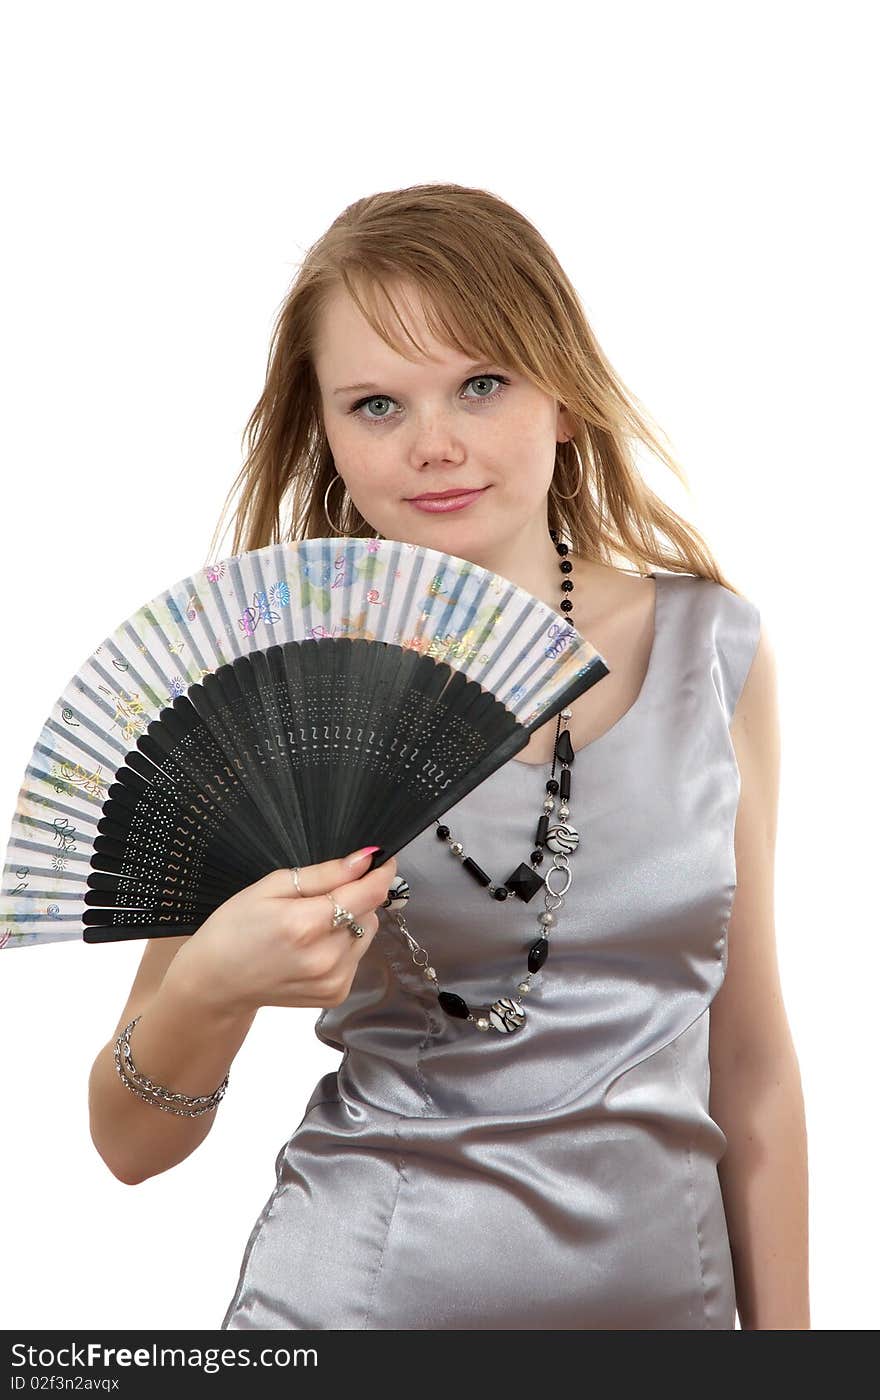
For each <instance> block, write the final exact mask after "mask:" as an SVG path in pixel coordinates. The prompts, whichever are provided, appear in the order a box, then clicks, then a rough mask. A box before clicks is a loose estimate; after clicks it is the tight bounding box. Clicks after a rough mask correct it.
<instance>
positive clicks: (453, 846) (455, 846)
mask: <svg viewBox="0 0 880 1400" xmlns="http://www.w3.org/2000/svg"><path fill="white" fill-rule="evenodd" d="M449 849H450V851H451V852H452V854H453V855H454V856H460V855H463V854H464V846H463V845H462V844H461V842H460V841H452V842H450V845H449Z"/></svg>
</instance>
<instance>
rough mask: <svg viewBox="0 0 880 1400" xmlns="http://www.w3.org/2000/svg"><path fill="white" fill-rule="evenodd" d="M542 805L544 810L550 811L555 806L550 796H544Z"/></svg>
mask: <svg viewBox="0 0 880 1400" xmlns="http://www.w3.org/2000/svg"><path fill="white" fill-rule="evenodd" d="M543 805H544V811H545V812H552V811H553V808H554V807H555V806H556V803H555V802H554V800H553V798H552V797H545V798H544V804H543Z"/></svg>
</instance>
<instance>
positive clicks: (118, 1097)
mask: <svg viewBox="0 0 880 1400" xmlns="http://www.w3.org/2000/svg"><path fill="white" fill-rule="evenodd" d="M186 942H187V939H186V938H156V939H150V940H149V941H148V943H147V947H146V948H145V950H144V955H143V958H142V960H141V964H140V968H139V969H138V974H137V977H136V978H135V981H134V985H133V986H132V989H131V994H130V996H129V999H128V1002H127V1003H126V1006H125V1010H124V1011H123V1013H122V1016H121V1017H120V1020H119V1024H118V1025H117V1027H116V1030H115V1031H114V1032H113V1036H112V1038H111V1039H110V1041H108V1043H107V1044H106V1045H105V1046H104V1048H103V1049H102V1050H101V1051H100V1052H99V1054H98V1056H97V1058H96V1059H95V1062H94V1064H93V1066H92V1070H91V1073H90V1075H89V1126H90V1131H91V1136H92V1141H93V1143H94V1144H95V1147H96V1149H97V1151H98V1153H99V1155H100V1156H101V1158H102V1159H103V1160H104V1162H105V1163H106V1164H107V1166H108V1167H109V1169H110V1171H111V1172H112V1173H113V1175H114V1176H115V1177H117V1178H118V1180H119V1181H123V1182H125V1183H126V1184H127V1185H131V1186H134V1185H137V1184H138V1183H139V1182H142V1181H145V1180H147V1178H148V1177H151V1176H157V1175H158V1174H159V1173H160V1172H164V1171H168V1169H169V1168H170V1167H175V1166H177V1164H178V1162H182V1161H183V1160H184V1158H186V1157H188V1156H189V1155H190V1153H191V1152H194V1151H195V1149H196V1148H197V1147H198V1146H199V1144H200V1143H202V1142H203V1141H204V1139H205V1138H206V1137H207V1136H208V1133H209V1132H210V1131H211V1127H212V1125H213V1123H214V1119H215V1117H216V1115H217V1109H216V1108H213V1109H210V1110H209V1111H208V1112H207V1113H202V1114H200V1115H199V1116H198V1117H196V1118H187V1117H183V1116H179V1115H178V1114H175V1113H168V1112H165V1111H164V1110H162V1109H160V1108H156V1107H155V1106H154V1105H153V1104H150V1103H145V1102H144V1100H143V1099H141V1098H139V1097H138V1096H137V1095H136V1094H134V1093H132V1092H131V1090H129V1089H127V1088H126V1087H125V1085H124V1084H123V1083H122V1082H121V1080H120V1078H119V1075H118V1073H117V1070H116V1064H115V1061H114V1055H113V1052H114V1047H115V1043H116V1037H117V1036H118V1035H119V1034H120V1032H121V1031H123V1030H124V1029H125V1027H126V1026H127V1025H128V1023H129V1021H131V1020H133V1019H134V1017H135V1016H137V1015H139V1014H140V1015H141V1016H142V1019H141V1020H140V1021H138V1023H137V1025H136V1026H135V1027H134V1030H133V1031H132V1033H131V1042H130V1043H131V1053H132V1057H133V1059H134V1063H135V1065H136V1067H137V1069H138V1072H139V1073H140V1074H144V1075H147V1076H148V1077H149V1078H150V1079H152V1080H153V1082H154V1083H157V1084H162V1085H164V1086H165V1087H166V1088H167V1089H169V1090H173V1091H175V1092H177V1093H183V1094H210V1093H212V1092H213V1090H214V1089H216V1088H217V1086H218V1084H220V1082H221V1081H222V1079H223V1077H224V1075H225V1074H226V1073H227V1071H228V1069H229V1067H230V1065H231V1064H232V1061H233V1059H234V1058H235V1056H236V1054H237V1053H238V1051H239V1049H240V1048H241V1046H242V1044H243V1042H244V1040H245V1037H246V1036H247V1033H248V1031H249V1030H250V1028H251V1025H252V1024H253V1020H254V1016H255V1015H256V1010H254V1011H248V1012H244V1011H235V1012H233V1011H229V1010H221V1009H218V1008H216V1007H215V1006H213V1005H211V1004H209V1003H206V1002H204V1001H203V1000H200V998H199V995H198V992H197V990H196V989H195V988H194V987H191V986H189V985H187V984H186V983H185V982H184V979H183V978H181V977H178V976H174V975H170V974H171V970H172V969H173V966H174V963H173V959H174V957H175V955H176V953H177V951H178V949H179V948H180V947H181V946H182V945H183V944H185V943H186Z"/></svg>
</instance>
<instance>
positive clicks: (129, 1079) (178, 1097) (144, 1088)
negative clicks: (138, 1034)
mask: <svg viewBox="0 0 880 1400" xmlns="http://www.w3.org/2000/svg"><path fill="white" fill-rule="evenodd" d="M140 1019H141V1018H140V1016H135V1018H134V1020H133V1021H129V1023H128V1025H127V1026H126V1028H125V1030H124V1031H123V1032H122V1034H121V1035H119V1036H118V1037H117V1039H116V1047H115V1049H114V1051H113V1058H114V1060H115V1061H116V1072H117V1074H118V1075H119V1077H120V1079H121V1080H122V1082H123V1084H124V1085H125V1087H126V1089H129V1090H131V1092H132V1093H133V1094H137V1096H138V1098H139V1099H143V1100H144V1102H145V1103H151V1104H152V1105H153V1106H154V1108H161V1109H162V1110H163V1111H164V1112H165V1113H176V1114H178V1115H179V1116H180V1117H181V1118H198V1116H199V1114H201V1113H208V1112H209V1111H210V1110H211V1109H212V1108H216V1106H217V1104H218V1103H219V1102H220V1100H221V1099H222V1097H223V1095H224V1094H225V1093H226V1086H227V1085H228V1083H229V1073H228V1071H227V1073H226V1077H225V1079H224V1080H223V1083H222V1084H219V1085H218V1086H217V1088H216V1089H215V1090H214V1092H213V1094H194V1095H190V1094H175V1093H173V1092H172V1091H171V1090H170V1089H166V1088H164V1086H163V1085H161V1084H154V1083H153V1081H152V1079H148V1078H147V1077H146V1076H145V1075H143V1074H140V1073H139V1072H138V1070H137V1068H136V1067H135V1063H134V1060H133V1059H132V1057H131V1033H132V1030H133V1029H134V1027H135V1026H136V1025H137V1023H138V1021H139V1020H140ZM123 1057H124V1059H125V1069H123V1067H122V1060H123ZM176 1103H181V1104H189V1105H190V1107H189V1108H175V1107H174V1104H176Z"/></svg>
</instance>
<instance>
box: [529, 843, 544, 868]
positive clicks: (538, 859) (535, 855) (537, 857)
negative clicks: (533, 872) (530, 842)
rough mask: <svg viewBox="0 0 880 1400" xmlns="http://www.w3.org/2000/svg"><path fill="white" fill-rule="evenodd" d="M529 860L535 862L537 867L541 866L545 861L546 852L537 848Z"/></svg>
mask: <svg viewBox="0 0 880 1400" xmlns="http://www.w3.org/2000/svg"><path fill="white" fill-rule="evenodd" d="M529 859H530V860H533V861H534V862H535V865H540V864H541V861H542V860H543V859H544V852H543V851H542V850H541V848H540V846H536V847H535V849H534V850H533V851H532V854H531V855H530V856H529Z"/></svg>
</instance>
